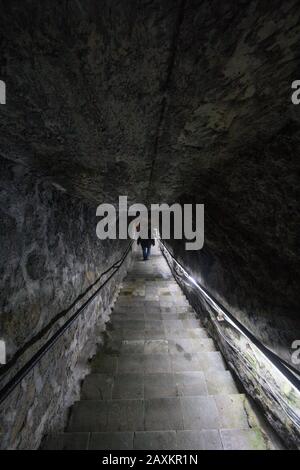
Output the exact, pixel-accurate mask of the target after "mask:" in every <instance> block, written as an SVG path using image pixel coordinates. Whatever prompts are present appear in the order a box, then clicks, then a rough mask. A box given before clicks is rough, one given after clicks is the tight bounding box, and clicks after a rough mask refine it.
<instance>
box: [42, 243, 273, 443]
mask: <svg viewBox="0 0 300 470" xmlns="http://www.w3.org/2000/svg"><path fill="white" fill-rule="evenodd" d="M105 335H106V338H105V345H104V347H102V348H101V350H100V351H99V352H98V354H97V355H96V356H95V357H94V358H93V360H92V362H91V373H90V375H88V376H87V377H86V378H85V380H84V383H83V386H82V391H81V399H80V401H78V402H77V403H75V404H74V406H73V407H72V409H71V413H70V418H69V422H68V425H67V428H66V432H64V433H60V434H56V435H52V436H49V437H48V438H47V439H45V441H44V443H43V448H44V449H106V450H108V449H111V450H113V449H128V450H129V449H144V450H149V449H155V450H161V449H169V450H173V449H177V450H187V449H271V448H273V444H272V442H271V440H270V438H269V437H268V436H267V434H266V433H265V431H264V429H263V428H262V427H261V425H260V421H259V419H258V418H257V416H256V413H255V412H254V410H253V408H252V406H251V404H250V402H249V401H248V399H247V398H246V397H245V395H244V394H243V393H239V390H238V388H237V385H236V384H235V382H234V380H233V378H232V375H231V373H230V372H229V371H228V370H227V369H226V364H225V362H224V360H223V358H222V356H221V354H220V352H219V351H217V350H216V347H215V345H214V342H213V340H212V339H211V338H209V336H208V334H207V332H206V330H205V329H204V328H203V327H202V325H201V322H200V320H199V319H198V318H197V317H196V314H195V312H194V311H193V309H192V308H191V307H190V305H189V303H188V302H187V300H186V298H185V296H184V295H183V294H182V291H181V289H180V288H179V286H178V285H177V284H176V282H175V281H174V279H173V277H172V274H171V272H170V270H169V267H168V265H167V263H166V261H165V260H164V258H163V256H162V255H161V254H160V252H159V251H158V249H157V248H156V249H155V250H154V252H153V254H152V257H151V258H150V259H149V260H148V261H146V262H144V261H141V260H140V257H137V259H136V261H135V263H134V265H133V268H132V270H131V272H130V273H129V274H128V276H127V278H126V280H125V282H124V283H123V286H122V289H121V291H120V295H119V297H118V300H117V302H116V304H115V307H114V310H113V313H112V316H111V321H110V323H109V324H108V325H107V331H106V333H105Z"/></svg>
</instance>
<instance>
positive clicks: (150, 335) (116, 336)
mask: <svg viewBox="0 0 300 470" xmlns="http://www.w3.org/2000/svg"><path fill="white" fill-rule="evenodd" d="M106 337H107V340H108V341H110V340H111V341H118V340H145V339H149V340H151V339H152V340H155V339H166V340H180V339H202V338H209V336H208V334H207V332H206V330H205V329H204V328H201V327H198V328H196V327H195V328H184V329H180V330H172V331H165V330H164V329H161V328H156V327H154V326H152V327H147V328H145V329H144V328H142V329H138V328H137V329H128V328H127V327H126V324H124V326H123V327H122V328H119V329H112V328H109V329H108V330H107V332H106Z"/></svg>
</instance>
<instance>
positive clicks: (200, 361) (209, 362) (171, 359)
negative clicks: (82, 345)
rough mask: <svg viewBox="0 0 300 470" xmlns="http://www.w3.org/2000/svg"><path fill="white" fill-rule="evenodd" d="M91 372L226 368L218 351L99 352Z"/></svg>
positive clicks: (151, 371)
mask: <svg viewBox="0 0 300 470" xmlns="http://www.w3.org/2000/svg"><path fill="white" fill-rule="evenodd" d="M91 368H92V371H93V372H98V373H99V372H100V373H106V374H113V375H114V374H124V373H138V374H144V373H162V372H163V373H171V372H197V371H207V370H211V371H213V370H226V365H225V363H224V360H223V358H222V356H221V354H220V353H219V352H218V351H208V352H200V353H193V354H188V353H186V354H172V355H171V354H122V355H120V356H117V355H110V354H99V355H97V356H95V358H94V359H93V361H92V363H91Z"/></svg>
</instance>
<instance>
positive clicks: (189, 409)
mask: <svg viewBox="0 0 300 470" xmlns="http://www.w3.org/2000/svg"><path fill="white" fill-rule="evenodd" d="M244 401H245V396H244V395H243V394H240V395H228V396H227V395H222V396H220V395H216V396H205V395H201V396H196V395H195V396H174V397H169V396H168V397H156V398H144V399H141V398H139V399H132V398H128V399H124V398H122V399H115V400H86V401H84V400H81V401H79V402H77V403H75V405H74V406H73V409H72V413H71V417H70V421H69V425H68V430H69V431H76V432H96V431H97V432H104V431H105V432H109V431H110V432H113V431H142V430H145V431H163V430H184V429H185V430H193V429H197V430H199V429H200V430H201V429H249V424H248V420H247V414H246V411H245V407H244ZM224 407H225V408H224Z"/></svg>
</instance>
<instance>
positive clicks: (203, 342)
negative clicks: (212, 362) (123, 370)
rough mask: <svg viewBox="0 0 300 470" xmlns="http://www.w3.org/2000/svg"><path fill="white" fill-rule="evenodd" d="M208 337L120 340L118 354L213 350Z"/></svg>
mask: <svg viewBox="0 0 300 470" xmlns="http://www.w3.org/2000/svg"><path fill="white" fill-rule="evenodd" d="M215 350H216V349H215V346H214V342H213V340H212V339H210V338H203V339H177V340H166V339H155V340H122V341H121V345H120V355H123V354H171V355H173V354H193V353H197V352H202V351H215Z"/></svg>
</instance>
